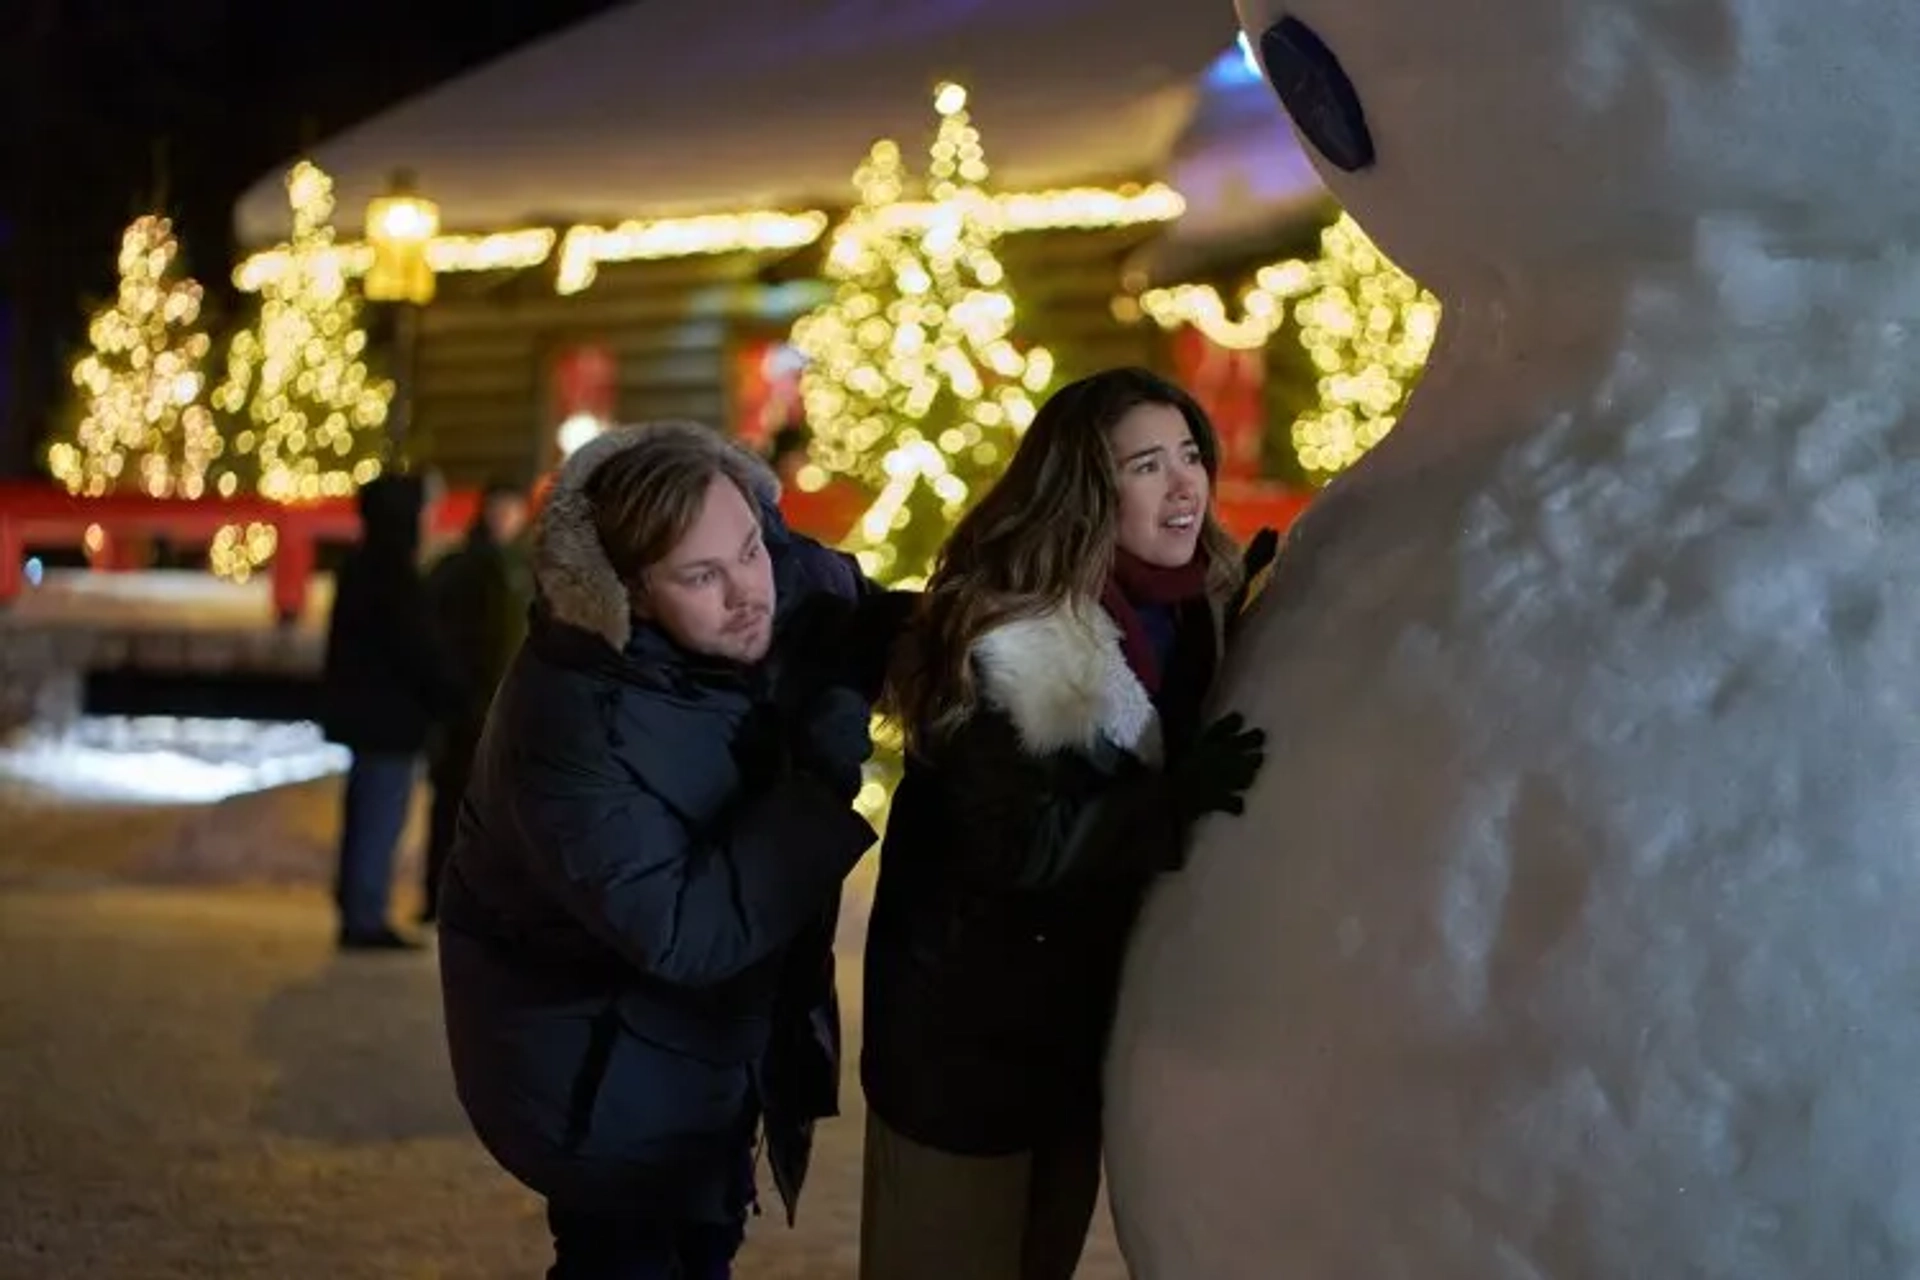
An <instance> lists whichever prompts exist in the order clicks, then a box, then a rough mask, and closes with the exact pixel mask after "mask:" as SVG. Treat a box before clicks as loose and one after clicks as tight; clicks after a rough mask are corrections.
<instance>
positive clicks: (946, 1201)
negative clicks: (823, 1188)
mask: <svg viewBox="0 0 1920 1280" xmlns="http://www.w3.org/2000/svg"><path fill="white" fill-rule="evenodd" d="M1099 1195H1100V1139H1099V1135H1098V1134H1097V1133H1095V1134H1091V1135H1089V1136H1087V1137H1085V1138H1081V1139H1077V1140H1073V1141H1066V1142H1060V1143H1056V1144H1053V1145H1049V1146H1046V1147H1042V1148H1040V1149H1038V1150H1034V1151H1027V1152H1023V1153H1021V1154H1019V1155H1011V1156H956V1155H949V1154H948V1153H946V1152H944V1151H935V1150H934V1149H932V1148H931V1147H923V1146H921V1145H920V1144H919V1143H917V1142H912V1141H910V1140H908V1139H907V1138H904V1137H902V1136H901V1135H899V1134H898V1133H895V1132H894V1131H893V1130H891V1129H889V1128H887V1126H886V1125H884V1124H882V1123H880V1121H879V1120H877V1119H875V1118H874V1117H873V1115H872V1114H871V1113H869V1114H868V1116H867V1152H866V1167H865V1183H864V1186H863V1187H862V1192H861V1205H860V1280H1073V1272H1074V1269H1075V1268H1076V1267H1078V1266H1079V1265H1080V1253H1081V1250H1082V1249H1084V1248H1085V1247H1086V1243H1087V1229H1088V1228H1089V1227H1090V1226H1091V1225H1092V1223H1093V1208H1094V1204H1095V1203H1096V1201H1097V1200H1098V1199H1099Z"/></svg>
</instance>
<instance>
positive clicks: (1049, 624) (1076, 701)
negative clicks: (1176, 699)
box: [973, 608, 1161, 764]
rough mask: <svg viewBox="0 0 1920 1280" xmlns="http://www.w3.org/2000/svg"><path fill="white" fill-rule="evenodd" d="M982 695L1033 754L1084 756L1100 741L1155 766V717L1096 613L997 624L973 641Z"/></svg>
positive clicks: (1109, 628)
mask: <svg viewBox="0 0 1920 1280" xmlns="http://www.w3.org/2000/svg"><path fill="white" fill-rule="evenodd" d="M973 657H974V662H975V665H976V667H977V669H978V672H979V679H980V696H981V697H982V699H983V700H985V701H986V702H987V703H989V704H990V705H992V706H993V707H995V708H996V709H998V710H1000V711H1002V712H1004V713H1005V714H1006V715H1007V717H1008V718H1009V719H1010V720H1012V721H1013V726H1014V729H1015V730H1016V731H1017V732H1018V733H1019V735H1020V742H1021V745H1022V746H1024V747H1025V748H1026V749H1027V750H1028V751H1029V752H1031V753H1032V754H1034V755H1036V756H1039V755H1049V754H1052V753H1053V752H1056V751H1063V750H1065V751H1090V750H1092V749H1093V748H1094V747H1095V746H1096V745H1097V744H1098V742H1099V741H1100V740H1101V739H1103V738H1104V739H1105V740H1106V741H1108V742H1110V743H1112V744H1113V745H1114V746H1117V747H1120V748H1121V749H1123V750H1126V751H1130V752H1132V753H1133V754H1134V755H1136V756H1138V757H1140V758H1141V759H1142V760H1145V761H1147V762H1148V763H1151V764H1158V763H1159V762H1160V756H1161V743H1160V716H1159V713H1158V712H1156V711H1155V710H1154V708H1153V700H1152V699H1151V698H1149V697H1148V696H1147V690H1146V687H1145V686H1144V685H1142V684H1141V683H1140V679H1139V677H1138V676H1136V675H1134V674H1133V671H1132V669H1131V668H1129V667H1128V666H1127V660H1126V657H1125V655H1124V654H1123V653H1122V651H1121V648H1120V628H1119V627H1118V626H1116V625H1115V624H1114V622H1113V620H1112V619H1111V618H1109V617H1107V615H1106V613H1105V612H1103V611H1102V610H1099V609H1086V608H1080V609H1060V610H1057V611H1055V612H1052V613H1045V614H1041V615H1038V616H1036V617H1032V618H1018V619H1015V620H1014V621H1012V622H1008V623H1003V624H1002V625H1000V626H998V627H995V628H994V629H993V630H992V631H989V632H988V633H987V634H986V635H984V636H981V637H980V639H979V640H977V641H975V642H974V646H973Z"/></svg>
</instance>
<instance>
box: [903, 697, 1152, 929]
mask: <svg viewBox="0 0 1920 1280" xmlns="http://www.w3.org/2000/svg"><path fill="white" fill-rule="evenodd" d="M933 767H934V768H936V769H937V770H938V771H939V772H940V774H941V775H942V777H941V789H942V791H943V793H944V794H945V795H946V797H947V804H946V805H945V807H944V809H945V812H944V817H945V819H946V821H947V822H948V823H949V824H951V828H952V831H951V838H950V843H949V845H948V847H949V848H953V849H956V850H960V851H961V856H962V858H963V861H964V865H963V866H961V867H960V868H959V870H960V873H961V874H962V875H963V876H964V877H965V878H967V879H968V880H970V881H972V882H973V883H974V884H975V885H976V887H978V888H980V889H982V890H985V891H988V892H993V891H1001V892H1004V891H1014V892H1037V891H1043V890H1057V889H1067V888H1072V887H1076V886H1081V885H1095V884H1110V883H1114V882H1117V881H1122V880H1136V881H1137V880H1144V879H1145V878H1147V877H1149V876H1151V875H1152V874H1154V873H1155V872H1157V871H1160V870H1162V869H1165V868H1167V867H1170V866H1172V865H1173V863H1174V862H1175V860H1176V859H1175V855H1176V854H1177V852H1178V848H1179V842H1180V839H1181V830H1180V823H1179V822H1178V820H1177V818H1176V816H1175V811H1174V806H1173V804H1172V803H1171V801H1170V800H1169V798H1168V796H1167V793H1166V787H1165V785H1164V778H1163V775H1162V774H1161V773H1160V772H1159V771H1158V770H1155V769H1150V768H1148V767H1146V766H1145V765H1143V764H1141V763H1140V762H1139V761H1138V760H1137V759H1135V758H1134V757H1133V756H1131V755H1127V754H1126V753H1124V752H1115V753H1114V758H1113V760H1112V762H1111V764H1107V763H1102V762H1097V761H1095V760H1093V759H1090V758H1088V757H1086V756H1082V755H1078V754H1075V753H1072V752H1060V753H1057V754H1055V755H1053V756H1049V757H1046V758H1038V757H1034V756H1031V755H1029V754H1027V753H1026V752H1025V751H1024V750H1023V749H1022V747H1021V744H1020V742H1019V739H1018V737H1017V735H1016V734H1015V731H1014V729H1013V726H1012V724H1011V723H1009V722H1008V721H1007V719H1006V718H1005V717H1004V716H1001V715H999V714H998V713H995V712H992V711H990V710H985V709H982V710H979V711H976V712H975V713H974V715H973V716H972V717H971V718H969V719H968V721H967V722H966V724H964V725H963V726H961V727H960V728H959V729H957V730H956V731H954V733H953V734H951V735H950V736H949V737H948V738H947V739H945V740H944V741H943V742H942V744H941V746H940V749H939V751H938V755H937V761H936V763H935V764H934V766H933Z"/></svg>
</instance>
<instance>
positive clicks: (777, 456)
mask: <svg viewBox="0 0 1920 1280" xmlns="http://www.w3.org/2000/svg"><path fill="white" fill-rule="evenodd" d="M812 439H813V438H812V436H811V435H809V434H808V432H807V429H806V428H805V427H796V426H787V427H782V428H780V429H779V430H778V431H776V432H774V433H773V439H772V440H770V441H768V442H767V465H768V466H770V467H772V468H773V474H774V475H775V476H777V477H779V480H780V488H781V489H782V490H784V491H787V492H792V491H793V490H795V489H798V488H799V487H800V468H802V467H804V466H806V465H807V463H808V461H810V455H809V452H808V446H809V445H810V444H811V443H812Z"/></svg>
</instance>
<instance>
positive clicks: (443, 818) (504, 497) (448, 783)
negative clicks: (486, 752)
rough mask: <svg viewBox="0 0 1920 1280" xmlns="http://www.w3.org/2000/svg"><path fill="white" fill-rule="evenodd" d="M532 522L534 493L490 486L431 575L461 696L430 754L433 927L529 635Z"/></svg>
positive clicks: (428, 901)
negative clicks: (491, 723) (463, 533)
mask: <svg viewBox="0 0 1920 1280" xmlns="http://www.w3.org/2000/svg"><path fill="white" fill-rule="evenodd" d="M526 524H527V498H526V495H525V494H524V493H522V492H521V490H520V489H519V488H517V487H516V486H514V485H511V484H506V483H504V482H495V483H493V484H489V485H488V486H487V488H486V491H485V492H484V493H483V494H482V495H481V498H480V509H479V511H478V512H477V513H475V515H474V518H473V523H472V524H471V525H469V526H468V527H467V537H466V541H465V542H463V543H461V544H460V546H458V547H456V548H455V549H454V550H452V551H450V552H448V553H447V554H446V555H445V556H442V557H441V558H440V561H439V563H437V564H435V565H434V567H433V570H432V572H430V573H429V574H428V575H427V600H428V603H429V605H430V606H431V612H432V615H433V623H434V627H435V631H436V634H437V636H438V638H439V642H440V650H441V653H442V655H443V662H444V663H445V668H446V674H447V676H448V678H449V679H450V681H451V682H452V684H453V685H454V686H455V689H456V696H455V699H454V705H453V708H452V711H451V713H450V714H449V715H448V716H447V718H446V719H445V720H443V721H441V722H440V723H439V724H438V725H437V726H436V727H435V730H434V733H433V736H432V738H431V740H430V744H429V748H428V753H427V776H428V778H429V780H430V781H431V782H432V784H433V809H432V816H431V819H430V821H429V823H428V828H427V866H426V880H425V883H424V885H423V890H424V897H423V902H424V905H423V906H422V907H421V911H420V921H421V923H422V924H432V923H433V922H434V921H435V920H436V919H437V918H438V916H439V910H440V873H441V871H442V869H443V868H445V866H446V865H447V854H448V853H449V852H451V851H452V848H453V828H454V823H455V822H456V821H457V820H458V819H459V816H460V797H461V796H462V795H463V794H464V793H465V792H466V789H467V775H468V773H470V772H471V771H472V769H473V753H474V749H475V748H476V747H477V746H478V745H479V743H480V730H481V729H483V728H485V727H486V723H487V709H488V708H489V707H490V706H492V705H493V691H494V690H495V689H497V688H499V687H500V678H501V677H502V676H504V675H505V674H506V672H507V665H508V664H509V663H511V662H512V661H513V655H514V653H515V652H516V651H517V650H518V649H519V648H520V640H521V637H523V636H524V635H525V634H526V630H527V606H528V605H529V604H530V603H531V602H532V595H533V590H532V582H531V580H530V577H529V574H528V570H527V567H526V564H525V562H524V559H523V555H522V550H521V548H520V546H519V541H520V535H521V533H522V532H523V531H524V530H525V528H526Z"/></svg>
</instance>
